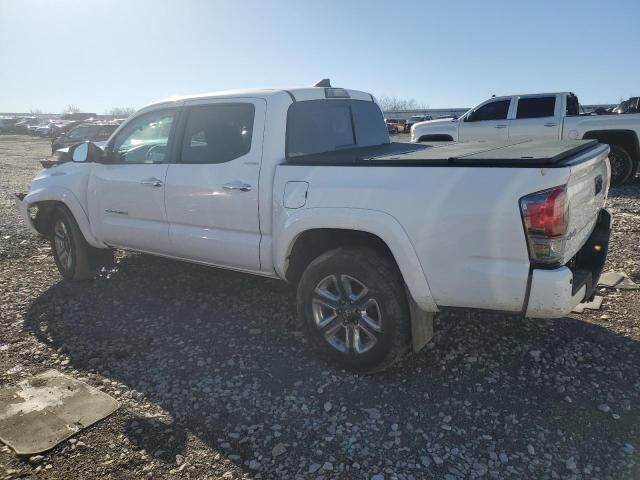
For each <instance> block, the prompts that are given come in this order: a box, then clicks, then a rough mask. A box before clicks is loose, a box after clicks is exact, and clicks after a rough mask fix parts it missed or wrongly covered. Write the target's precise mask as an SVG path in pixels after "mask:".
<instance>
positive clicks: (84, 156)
mask: <svg viewBox="0 0 640 480" xmlns="http://www.w3.org/2000/svg"><path fill="white" fill-rule="evenodd" d="M69 155H70V156H71V160H73V161H74V162H77V163H85V162H98V161H99V160H100V158H101V157H102V150H101V149H100V147H98V146H97V145H96V144H95V143H92V142H84V143H79V144H78V145H74V146H73V147H71V148H69Z"/></svg>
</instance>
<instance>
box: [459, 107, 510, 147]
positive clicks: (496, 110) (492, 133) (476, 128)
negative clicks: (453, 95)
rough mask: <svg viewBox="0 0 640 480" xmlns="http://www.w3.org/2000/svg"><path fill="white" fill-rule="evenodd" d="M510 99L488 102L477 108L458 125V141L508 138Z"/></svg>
mask: <svg viewBox="0 0 640 480" xmlns="http://www.w3.org/2000/svg"><path fill="white" fill-rule="evenodd" d="M510 106H511V99H510V98H499V99H495V100H490V101H488V102H485V103H483V104H482V105H480V106H478V107H477V108H475V109H474V110H472V111H471V112H469V113H468V114H467V115H465V116H464V117H463V118H462V119H461V120H460V122H459V123H458V125H459V127H458V129H459V133H458V140H459V141H465V140H496V139H497V140H500V139H506V138H508V136H509V120H508V116H509V108H510Z"/></svg>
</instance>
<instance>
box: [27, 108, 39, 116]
mask: <svg viewBox="0 0 640 480" xmlns="http://www.w3.org/2000/svg"><path fill="white" fill-rule="evenodd" d="M29 113H30V114H31V115H42V110H40V109H39V108H31V109H30V110H29Z"/></svg>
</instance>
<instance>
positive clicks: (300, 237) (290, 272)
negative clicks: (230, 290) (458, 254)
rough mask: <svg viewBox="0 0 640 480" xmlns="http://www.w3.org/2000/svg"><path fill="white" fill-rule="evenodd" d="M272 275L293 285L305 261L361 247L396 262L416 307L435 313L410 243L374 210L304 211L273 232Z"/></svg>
mask: <svg viewBox="0 0 640 480" xmlns="http://www.w3.org/2000/svg"><path fill="white" fill-rule="evenodd" d="M276 232H278V233H277V235H278V238H277V239H276V241H275V245H276V248H275V257H274V265H275V270H276V272H277V273H278V275H279V276H280V277H281V278H284V279H286V280H287V281H289V282H290V283H296V282H297V281H298V279H299V276H300V275H301V274H302V272H303V271H304V268H306V265H308V262H310V261H311V260H313V259H314V258H316V257H317V256H318V255H320V254H322V253H324V252H326V251H329V250H331V249H333V248H338V247H344V246H363V247H367V248H374V249H376V250H378V251H382V252H385V253H387V254H389V255H390V256H391V258H392V259H393V260H394V261H395V263H396V265H397V267H398V269H399V271H400V274H401V275H402V278H403V279H404V282H405V284H406V287H407V289H408V291H409V294H410V297H411V299H412V300H413V301H414V302H415V303H416V304H417V306H418V307H419V308H420V309H422V310H425V311H428V312H436V311H437V306H436V304H435V301H434V300H433V297H432V295H431V290H430V289H429V285H428V283H427V278H426V276H425V274H424V272H423V270H422V266H421V264H420V260H419V258H418V256H417V254H416V252H415V249H414V247H413V244H412V243H411V241H410V240H409V238H408V236H407V235H406V233H405V231H404V229H403V228H402V226H401V225H400V223H398V221H397V220H396V219H395V218H394V217H392V216H391V215H389V214H387V213H384V212H379V211H375V210H363V209H350V208H344V209H343V208H313V209H305V210H302V211H300V212H298V213H296V214H294V215H293V216H291V217H288V218H287V220H286V222H285V223H284V224H283V225H282V226H281V228H277V229H276Z"/></svg>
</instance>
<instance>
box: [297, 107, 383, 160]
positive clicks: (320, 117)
mask: <svg viewBox="0 0 640 480" xmlns="http://www.w3.org/2000/svg"><path fill="white" fill-rule="evenodd" d="M385 143H389V133H388V131H387V127H386V124H385V121H384V117H383V116H382V112H381V111H380V107H378V105H377V104H375V103H374V102H367V101H364V100H307V101H301V102H296V103H294V104H292V105H291V106H290V107H289V113H288V116H287V156H289V157H299V156H303V155H310V154H314V153H323V152H332V151H335V150H341V149H345V148H355V147H367V146H372V145H382V144H385Z"/></svg>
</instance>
